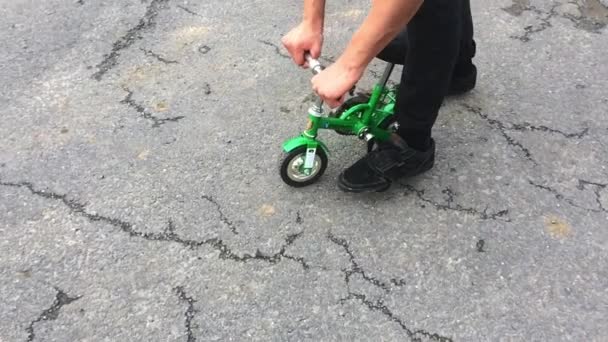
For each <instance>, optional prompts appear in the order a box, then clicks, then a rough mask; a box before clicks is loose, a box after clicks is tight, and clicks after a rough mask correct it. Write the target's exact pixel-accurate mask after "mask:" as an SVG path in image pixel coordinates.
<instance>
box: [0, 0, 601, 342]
mask: <svg viewBox="0 0 608 342" xmlns="http://www.w3.org/2000/svg"><path fill="white" fill-rule="evenodd" d="M607 6H608V3H607V2H606V0H559V1H557V0H556V1H546V0H545V1H535V0H473V2H472V7H473V12H474V14H473V16H474V19H475V35H476V39H477V44H478V55H477V57H476V58H475V63H476V65H477V67H478V69H479V80H478V86H477V88H476V89H475V90H474V91H473V92H471V93H470V94H467V95H465V96H460V97H454V98H450V99H448V100H447V101H446V102H445V104H444V106H443V107H442V109H441V113H440V116H439V119H438V122H437V125H436V128H435V130H434V137H435V140H436V142H437V148H438V150H437V159H436V165H435V167H434V168H433V169H432V170H431V171H429V172H428V173H426V174H424V175H421V176H419V177H416V178H413V179H407V180H403V181H401V182H399V183H398V184H395V185H394V186H393V187H392V188H391V189H390V190H389V191H388V192H385V193H379V194H367V195H361V194H359V195H354V194H347V193H343V192H341V191H340V190H339V189H338V187H337V186H336V178H337V176H338V174H339V173H340V171H341V170H343V169H344V168H345V167H347V166H349V165H350V163H352V162H353V161H355V160H356V159H357V158H359V157H360V156H362V155H363V154H364V153H365V147H364V144H363V143H362V142H361V141H359V140H357V139H356V138H353V137H343V136H339V135H337V134H335V133H333V132H323V133H322V139H323V140H324V141H325V142H326V143H327V145H328V146H329V149H330V151H331V152H332V153H331V155H330V158H329V167H328V169H327V171H326V173H325V175H324V176H323V178H322V179H321V180H320V181H319V182H318V183H316V184H314V185H311V186H309V187H306V188H303V189H294V188H290V187H287V186H285V185H284V184H283V183H282V181H281V179H280V177H279V173H278V168H277V161H278V160H279V158H280V156H281V148H280V146H281V143H282V142H283V141H284V140H286V139H288V138H290V137H293V136H295V135H297V134H299V132H301V130H302V129H303V128H304V127H305V124H306V111H307V108H308V106H309V104H310V100H311V89H310V75H309V73H308V72H307V71H304V70H300V69H298V68H297V67H295V66H294V65H293V64H292V63H291V62H290V60H289V58H287V56H286V52H285V51H284V49H283V48H282V47H280V38H281V36H282V35H283V34H285V33H286V32H287V31H288V30H289V29H290V28H291V27H292V26H293V25H295V24H296V23H297V22H298V20H299V16H300V11H301V2H300V1H262V0H249V1H245V0H240V1H237V0H222V1H220V0H204V1H203V0H196V1H195V0H190V1H184V0H140V1H134V0H133V1H127V0H113V1H109V0H97V1H94V0H78V1H77V0H46V1H26V0H11V1H9V0H0V14H1V17H0V18H1V19H0V28H1V29H0V41H2V49H1V50H0V101H1V103H2V106H1V107H0V294H1V295H0V341H2V342H5V341H6V342H9V341H10V342H12V341H28V342H29V341H147V342H148V341H149V342H151V341H188V342H192V341H425V342H426V341H608V170H607V165H608V57H607V56H608V55H607V53H606V51H608V32H607V31H608V28H607V27H606V25H607V24H608V7H607ZM368 8H369V2H368V1H363V0H350V1H330V2H329V4H328V11H327V20H326V25H327V30H326V37H325V41H326V44H325V48H324V51H323V56H324V59H323V60H324V61H325V62H326V63H328V62H330V61H331V60H334V59H335V58H337V57H338V56H339V55H340V52H341V51H342V49H343V48H344V46H345V45H346V44H347V42H348V39H349V37H350V35H351V34H352V33H353V32H354V30H355V29H356V28H357V25H358V24H359V23H360V22H361V21H362V20H363V19H364V17H365V15H366V11H367V10H368ZM382 68H383V64H382V62H380V61H375V62H374V63H373V65H372V66H370V68H369V70H368V71H367V72H366V75H365V77H364V79H363V80H362V81H361V82H360V84H359V87H360V89H369V88H370V87H371V86H372V84H373V82H374V81H375V80H377V77H378V74H379V73H380V72H381V70H382ZM397 76H398V75H397V74H395V75H394V77H393V80H396V79H397Z"/></svg>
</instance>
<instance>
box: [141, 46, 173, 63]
mask: <svg viewBox="0 0 608 342" xmlns="http://www.w3.org/2000/svg"><path fill="white" fill-rule="evenodd" d="M140 50H141V51H143V52H144V54H146V56H149V57H154V58H156V59H157V60H158V61H159V62H162V63H165V64H179V62H178V61H172V60H168V59H166V58H163V57H162V56H161V55H159V54H157V53H154V52H153V51H151V50H146V49H144V48H140Z"/></svg>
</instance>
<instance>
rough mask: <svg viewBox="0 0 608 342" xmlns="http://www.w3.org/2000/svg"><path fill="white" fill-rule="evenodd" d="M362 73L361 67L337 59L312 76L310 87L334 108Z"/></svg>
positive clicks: (342, 100) (340, 102) (341, 101)
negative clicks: (354, 66)
mask: <svg viewBox="0 0 608 342" xmlns="http://www.w3.org/2000/svg"><path fill="white" fill-rule="evenodd" d="M362 75H363V69H362V68H353V67H348V66H347V65H345V63H343V62H341V61H340V60H338V61H336V63H334V64H332V65H330V66H329V67H328V68H327V69H325V70H323V71H321V72H320V73H319V74H318V75H316V76H314V77H313V78H312V80H311V82H312V89H313V90H314V91H315V93H317V95H319V96H320V97H321V98H322V99H323V101H324V102H325V103H327V105H328V106H329V107H330V108H336V107H338V106H339V105H341V104H342V103H343V102H344V97H345V96H346V94H347V93H348V92H349V91H350V90H351V89H352V88H353V86H354V85H355V83H357V81H359V79H361V76H362Z"/></svg>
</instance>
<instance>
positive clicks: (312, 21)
mask: <svg viewBox="0 0 608 342" xmlns="http://www.w3.org/2000/svg"><path fill="white" fill-rule="evenodd" d="M324 21H325V0H304V16H303V18H302V22H304V23H306V24H307V25H310V27H311V28H313V29H314V30H315V31H318V32H323V22H324Z"/></svg>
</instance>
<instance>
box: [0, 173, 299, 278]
mask: <svg viewBox="0 0 608 342" xmlns="http://www.w3.org/2000/svg"><path fill="white" fill-rule="evenodd" d="M0 186H5V187H12V188H23V189H27V190H29V191H30V192H31V193H32V194H33V195H36V196H39V197H42V198H45V199H51V200H55V201H59V202H61V203H62V204H63V205H64V206H65V207H67V208H68V209H69V211H70V212H71V213H73V214H76V215H79V216H82V217H84V218H86V219H87V220H89V221H90V222H101V223H105V224H108V225H110V226H112V227H115V228H118V229H120V230H121V231H122V232H124V233H126V234H128V235H129V236H130V237H133V238H140V239H144V240H148V241H157V242H171V243H176V244H179V245H181V246H184V247H188V248H190V249H198V248H201V247H204V246H206V247H210V248H212V249H214V250H215V251H217V252H219V255H218V257H219V258H220V259H222V260H232V261H235V262H242V263H247V262H249V261H261V262H265V263H268V264H272V265H274V264H277V263H279V262H280V261H281V260H283V259H288V260H291V261H294V262H296V263H298V264H299V265H300V266H302V268H303V269H304V270H308V269H310V265H309V264H308V263H307V262H306V260H305V259H304V258H302V257H295V256H292V255H289V254H287V248H288V247H289V246H291V245H292V244H293V243H295V241H296V240H297V239H298V238H300V237H301V236H302V234H303V232H300V233H297V234H291V235H288V236H287V238H286V239H285V243H284V244H283V245H282V246H281V248H280V250H279V251H278V252H277V253H274V254H265V253H262V252H261V251H260V250H259V249H256V252H255V254H249V253H244V254H243V255H238V254H236V253H235V252H233V251H232V250H231V249H230V248H229V247H228V245H227V244H226V243H225V242H224V241H223V240H221V239H219V238H209V239H205V240H193V239H188V238H184V237H182V236H180V235H178V234H177V233H175V226H174V224H173V222H172V221H171V220H168V223H167V226H166V227H165V228H164V229H163V232H162V233H151V232H147V233H145V232H141V231H137V230H135V229H134V225H133V224H132V223H130V222H127V221H123V220H121V219H118V218H113V217H109V216H103V215H100V214H97V213H91V212H89V211H87V210H86V205H84V204H82V203H80V202H78V201H76V200H74V199H69V198H68V196H67V195H65V194H64V195H60V194H57V193H54V192H50V191H44V190H37V189H36V188H35V187H34V185H33V184H32V183H29V182H20V183H10V182H4V181H2V179H0Z"/></svg>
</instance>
